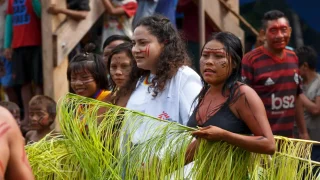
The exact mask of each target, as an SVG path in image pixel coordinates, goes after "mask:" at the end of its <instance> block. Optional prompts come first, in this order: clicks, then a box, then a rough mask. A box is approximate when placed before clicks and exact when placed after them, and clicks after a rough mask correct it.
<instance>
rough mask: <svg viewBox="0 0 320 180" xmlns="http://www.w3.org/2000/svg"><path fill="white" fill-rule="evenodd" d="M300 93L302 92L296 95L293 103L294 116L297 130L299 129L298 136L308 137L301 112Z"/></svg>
mask: <svg viewBox="0 0 320 180" xmlns="http://www.w3.org/2000/svg"><path fill="white" fill-rule="evenodd" d="M301 94H302V93H300V94H299V95H298V96H296V103H295V109H296V111H295V112H296V116H295V120H296V123H297V127H298V130H299V137H300V138H301V139H310V137H309V134H308V131H307V127H306V122H305V120H304V112H303V105H302V100H301Z"/></svg>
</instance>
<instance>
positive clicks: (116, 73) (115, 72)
mask: <svg viewBox="0 0 320 180" xmlns="http://www.w3.org/2000/svg"><path fill="white" fill-rule="evenodd" d="M131 48H132V44H131V43H128V42H125V43H122V44H120V45H118V46H116V47H115V48H114V49H113V50H112V51H111V54H110V56H109V61H108V66H107V67H108V71H109V72H110V75H111V78H110V87H111V91H112V93H111V97H110V99H109V100H110V102H111V103H113V104H115V105H118V106H122V107H125V106H126V105H127V102H128V100H129V97H130V95H131V94H132V92H133V91H134V90H135V87H136V83H137V81H138V79H139V78H140V76H141V75H142V73H143V71H142V70H141V69H139V68H138V67H137V63H136V62H135V60H134V57H133V55H132V52H131Z"/></svg>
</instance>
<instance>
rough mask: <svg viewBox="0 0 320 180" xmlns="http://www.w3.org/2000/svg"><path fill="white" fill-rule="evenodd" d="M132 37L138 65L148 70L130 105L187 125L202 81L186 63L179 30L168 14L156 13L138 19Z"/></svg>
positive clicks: (186, 57) (139, 82)
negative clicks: (167, 16)
mask: <svg viewBox="0 0 320 180" xmlns="http://www.w3.org/2000/svg"><path fill="white" fill-rule="evenodd" d="M132 39H133V48H132V53H133V55H134V57H135V59H136V62H137V66H138V67H139V68H141V69H144V70H145V71H147V72H148V73H147V76H143V77H141V78H140V80H139V81H138V83H137V87H136V90H135V91H134V92H133V94H132V95H131V97H130V99H129V101H128V104H127V108H129V109H132V110H136V111H140V112H143V113H146V114H148V115H151V116H154V117H157V118H160V119H165V120H169V121H174V122H178V123H180V124H184V125H186V123H187V121H188V119H189V114H190V112H192V104H193V101H194V99H195V98H196V96H197V95H198V93H199V92H200V90H201V88H202V83H201V79H200V76H199V75H198V74H197V73H196V72H195V71H194V70H192V69H191V68H189V67H188V66H187V65H188V64H189V57H188V55H187V52H186V49H185V46H184V43H183V41H182V40H181V37H180V36H179V34H178V32H177V31H176V30H175V28H174V27H173V25H172V24H171V23H170V21H169V20H168V19H167V18H165V17H163V16H160V15H155V16H149V17H146V18H143V19H141V21H140V22H138V24H137V25H136V27H135V28H134V33H133V38H132Z"/></svg>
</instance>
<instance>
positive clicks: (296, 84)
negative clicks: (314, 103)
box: [242, 46, 302, 137]
mask: <svg viewBox="0 0 320 180" xmlns="http://www.w3.org/2000/svg"><path fill="white" fill-rule="evenodd" d="M299 77H300V76H299V66H298V58H297V56H296V55H295V53H294V52H293V51H290V50H287V49H285V50H284V53H283V57H282V59H281V58H278V57H276V56H274V55H272V54H271V53H270V52H268V51H267V50H266V49H265V48H264V47H263V46H261V47H259V48H257V49H255V50H253V51H251V52H249V53H247V54H246V55H245V56H244V58H243V59H242V78H243V80H244V81H245V82H246V83H247V84H248V85H249V86H251V87H252V88H253V89H254V90H255V91H256V92H257V94H258V95H259V96H260V98H261V99H262V101H263V103H264V105H265V108H266V111H267V116H268V119H269V122H270V126H271V129H272V131H273V134H275V135H281V136H286V137H292V136H293V124H294V120H295V100H296V98H297V95H299V94H300V93H302V90H301V88H300V78H299Z"/></svg>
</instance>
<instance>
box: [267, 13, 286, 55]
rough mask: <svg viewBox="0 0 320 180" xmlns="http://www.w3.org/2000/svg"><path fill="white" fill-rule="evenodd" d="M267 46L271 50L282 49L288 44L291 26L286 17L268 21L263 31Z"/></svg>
mask: <svg viewBox="0 0 320 180" xmlns="http://www.w3.org/2000/svg"><path fill="white" fill-rule="evenodd" d="M264 35H265V39H266V42H267V47H268V48H269V49H271V50H273V51H282V50H283V49H285V47H286V46H287V45H288V43H289V41H290V36H291V27H290V26H289V23H288V20H287V19H286V18H279V19H276V20H272V21H268V23H267V27H266V30H265V32H264Z"/></svg>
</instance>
